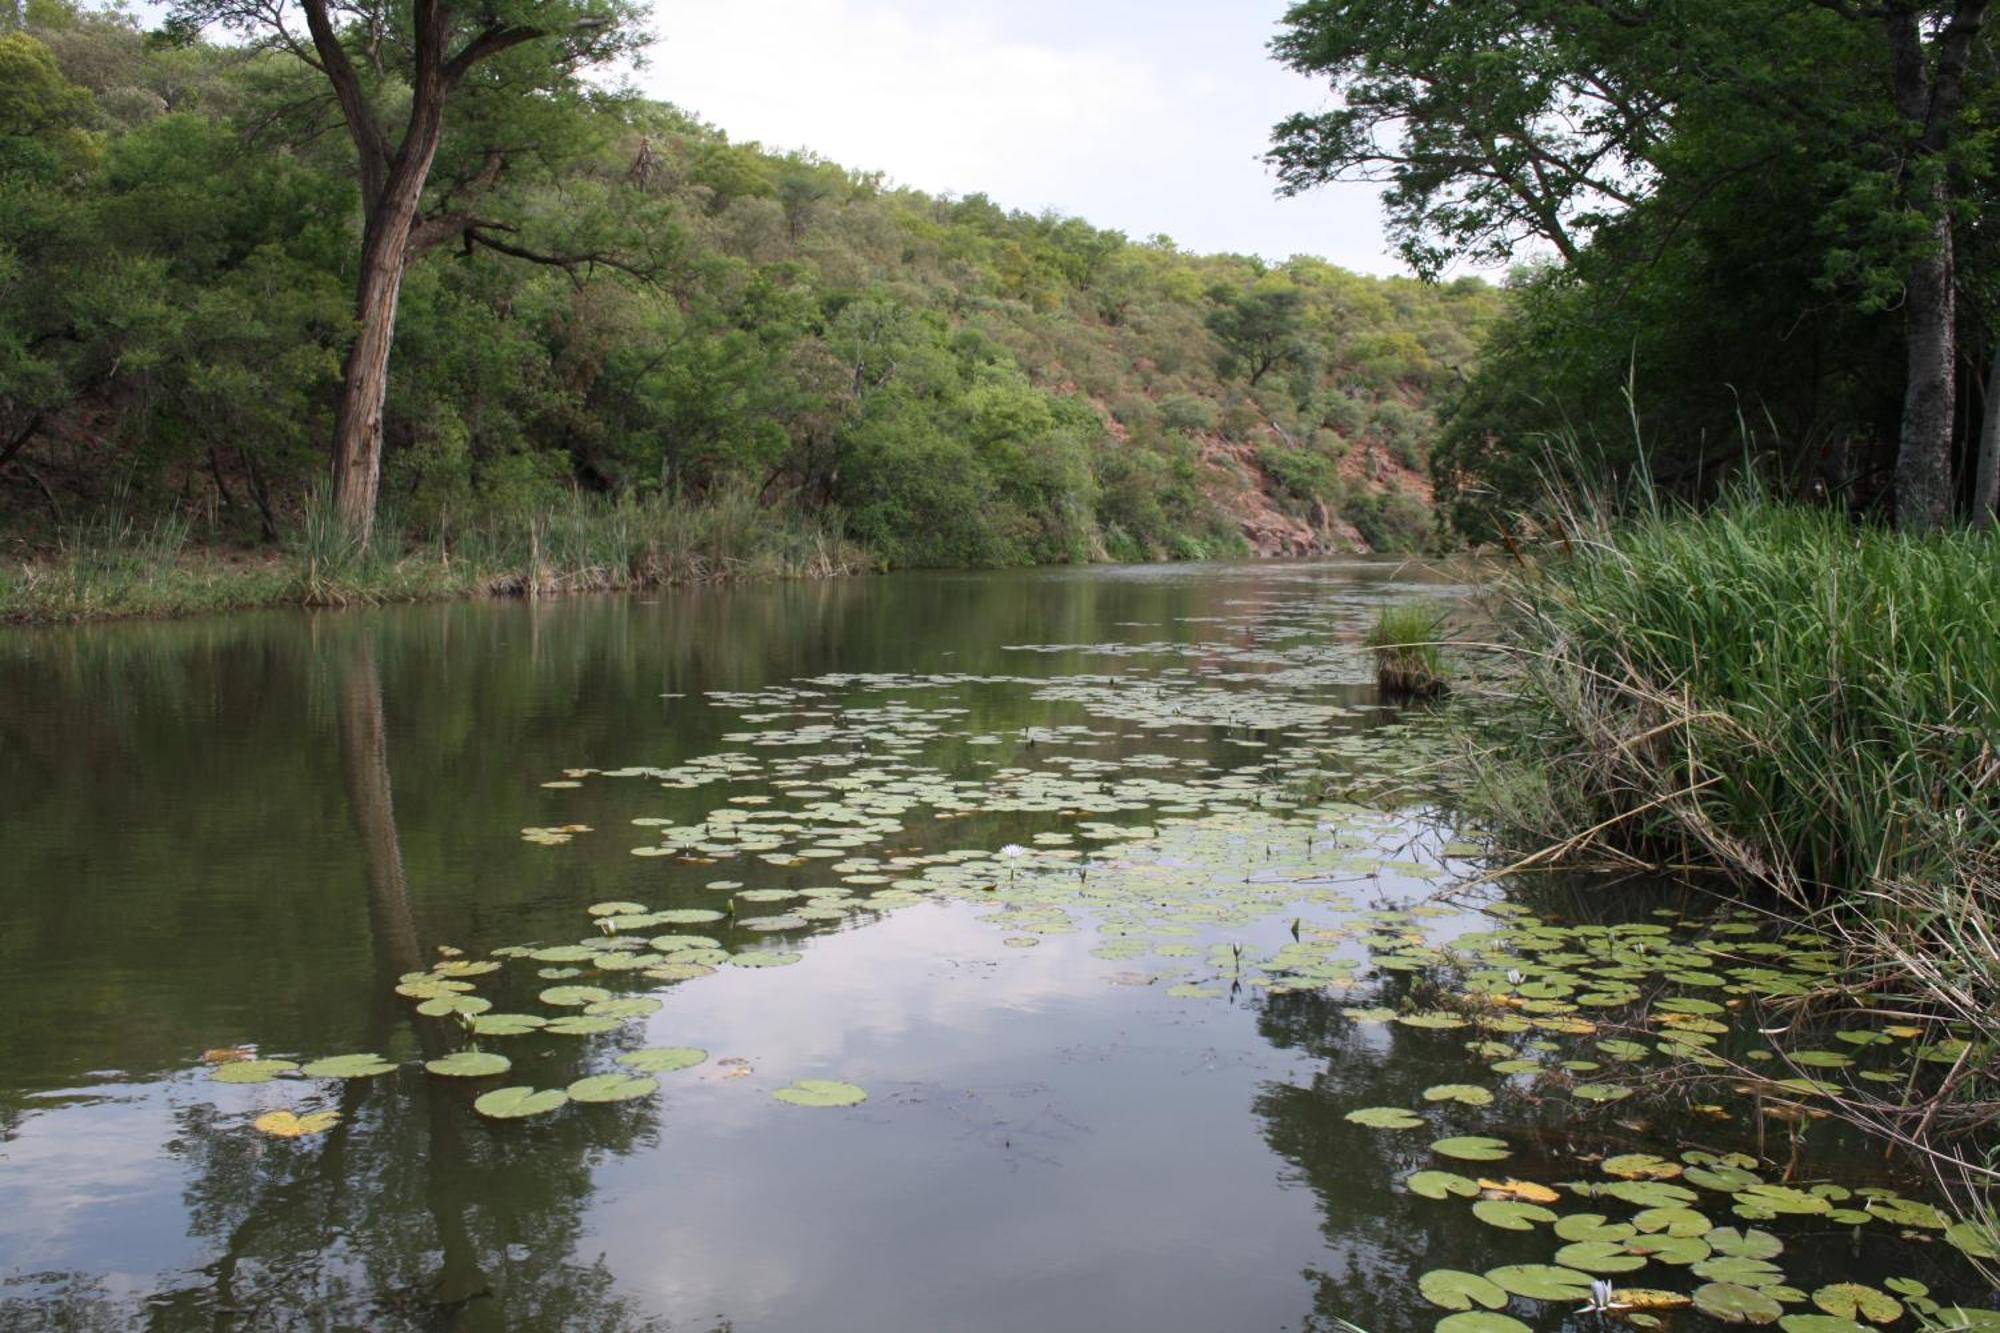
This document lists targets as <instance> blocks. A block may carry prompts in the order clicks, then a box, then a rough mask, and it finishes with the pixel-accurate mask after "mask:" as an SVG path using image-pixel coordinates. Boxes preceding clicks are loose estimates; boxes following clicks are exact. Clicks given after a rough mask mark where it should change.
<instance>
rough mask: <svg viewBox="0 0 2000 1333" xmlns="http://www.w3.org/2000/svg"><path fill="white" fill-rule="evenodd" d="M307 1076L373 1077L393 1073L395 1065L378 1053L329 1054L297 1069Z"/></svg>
mask: <svg viewBox="0 0 2000 1333" xmlns="http://www.w3.org/2000/svg"><path fill="white" fill-rule="evenodd" d="M299 1072H300V1073H301V1074H304V1075H305V1076H306V1077H307V1078H374V1077H376V1076H378V1075H381V1074H393V1073H395V1072H396V1066H394V1065H392V1064H390V1063H389V1062H388V1061H387V1060H384V1059H383V1058H382V1057H381V1056H379V1055H331V1056H328V1057H327V1058H326V1059H324V1060H314V1061H311V1062H310V1063H308V1064H306V1065H304V1066H302V1067H301V1068H300V1069H299Z"/></svg>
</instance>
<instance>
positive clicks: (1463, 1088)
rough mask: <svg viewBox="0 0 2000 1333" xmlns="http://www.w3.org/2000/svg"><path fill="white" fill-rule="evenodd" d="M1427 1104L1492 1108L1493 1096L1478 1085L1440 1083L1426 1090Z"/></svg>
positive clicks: (1425, 1098)
mask: <svg viewBox="0 0 2000 1333" xmlns="http://www.w3.org/2000/svg"><path fill="white" fill-rule="evenodd" d="M1424 1100H1425V1101H1427V1102H1458V1103H1459V1104H1460V1105H1463V1106H1491V1105H1492V1104H1493V1094H1492V1092H1491V1091H1489V1090H1488V1089H1486V1088H1482V1087H1480V1086H1479V1085H1478V1084H1476V1083H1440V1084H1438V1085H1437V1086H1436V1087H1431V1088H1425V1089H1424Z"/></svg>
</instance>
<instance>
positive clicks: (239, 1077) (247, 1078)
mask: <svg viewBox="0 0 2000 1333" xmlns="http://www.w3.org/2000/svg"><path fill="white" fill-rule="evenodd" d="M298 1067H299V1062H298V1061H296V1060H231V1061H230V1062H229V1063H228V1064H224V1065H217V1066H216V1067H215V1072H214V1073H212V1074H210V1075H209V1077H210V1078H211V1079H214V1080H215V1081H216V1082H217V1083H269V1082H270V1081H271V1080H272V1079H274V1078H276V1077H277V1076H278V1075H280V1074H288V1073H290V1072H291V1071H292V1070H294V1069H297V1068H298Z"/></svg>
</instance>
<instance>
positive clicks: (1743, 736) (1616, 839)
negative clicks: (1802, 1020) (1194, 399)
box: [1478, 491, 2000, 1187]
mask: <svg viewBox="0 0 2000 1333" xmlns="http://www.w3.org/2000/svg"><path fill="white" fill-rule="evenodd" d="M1559 524H1560V527H1559V531H1560V534H1561V535H1560V539H1559V540H1558V541H1556V542H1554V543H1551V544H1550V545H1549V546H1548V547H1547V548H1546V549H1544V550H1542V551H1540V552H1538V553H1537V554H1536V555H1535V556H1534V557H1533V558H1532V559H1530V558H1528V557H1526V556H1525V555H1524V556H1523V558H1522V559H1521V561H1520V563H1519V565H1518V566H1517V568H1516V570H1515V572H1514V573H1513V574H1511V575H1510V576H1509V577H1508V578H1507V579H1506V580H1505V581H1504V582H1503V584H1502V587H1501V589H1500V591H1501V594H1502V599H1503V601H1504V603H1505V608H1504V609H1505V611H1506V613H1507V614H1506V615H1505V617H1504V620H1505V623H1507V624H1508V625H1509V626H1510V630H1509V632H1510V634H1511V636H1512V646H1513V647H1514V648H1515V649H1516V650H1517V657H1518V661H1519V663H1520V674H1519V677H1518V694H1517V696H1516V698H1515V703H1516V704H1518V705H1520V706H1519V707H1514V708H1509V709H1505V710H1503V712H1502V721H1501V723H1500V724H1499V728H1498V730H1499V734H1500V736H1501V738H1502V751H1503V753H1504V754H1505V756H1506V762H1505V764H1504V765H1503V767H1502V768H1501V769H1500V770H1499V771H1500V772H1501V773H1503V774H1505V775H1506V776H1505V777H1504V778H1503V780H1502V782H1501V783H1500V785H1499V786H1498V788H1492V787H1489V789H1488V791H1487V793H1486V798H1485V800H1484V801H1483V802H1478V803H1479V804H1482V805H1483V806H1484V807H1485V808H1486V809H1487V810H1488V811H1489V812H1491V813H1492V814H1493V815H1494V816H1495V817H1496V818H1497V819H1498V820H1499V821H1500V822H1502V823H1504V824H1505V825H1507V826H1509V827H1510V828H1511V830H1512V831H1513V834H1514V836H1515V837H1516V839H1517V840H1524V839H1530V838H1532V839H1535V840H1538V841H1541V842H1543V843H1544V849H1543V851H1542V852H1541V853H1538V854H1537V856H1535V857H1531V858H1529V859H1530V860H1537V859H1543V858H1545V857H1547V858H1553V857H1554V856H1557V855H1560V854H1566V853H1579V852H1584V851H1591V852H1597V853H1602V854H1605V855H1608V856H1611V857H1616V858H1622V859H1625V860H1628V861H1635V862H1643V863H1646V864H1650V865H1666V866H1672V867H1682V868H1691V869H1692V868H1702V869H1711V870H1719V871H1721V872H1723V873H1724V874H1726V875H1728V876H1730V877H1731V878H1732V879H1734V880H1735V881H1736V882H1738V883H1739V884H1740V885H1742V886H1744V887H1745V888H1747V889H1750V890H1752V891H1754V892H1761V893H1764V894H1766V895H1767V896H1775V897H1776V898H1779V899H1781V900H1783V901H1784V902H1785V903H1787V904H1788V905H1790V906H1791V907H1792V908H1794V909H1796V910H1797V911H1799V912H1801V913H1804V914H1805V915H1807V916H1808V918H1809V919H1810V920H1812V921H1813V922H1814V923H1815V924H1817V925H1818V926H1820V927H1821V928H1823V929H1825V930H1827V931H1829V932H1830V933H1832V934H1833V935H1835V936H1836V937H1838V938H1839V939H1841V940H1843V941H1845V943H1846V944H1847V945H1848V946H1849V957H1850V960H1851V967H1850V969H1849V970H1848V972H1847V973H1846V974H1844V975H1843V976H1842V977H1841V978H1839V979H1838V981H1837V982H1836V983H1835V985H1834V987H1833V988H1832V989H1833V996H1832V1001H1833V1003H1836V1004H1866V1005H1869V1006H1874V1007H1877V1008H1878V1009H1879V1007H1881V1006H1893V1007H1896V1008H1897V1009H1899V1010H1902V1011H1906V1012H1908V1013H1909V1014H1910V1015H1911V1016H1912V1020H1913V1021H1917V1022H1922V1023H1937V1024H1944V1023H1951V1024H1955V1025H1957V1027H1958V1028H1959V1030H1961V1031H1969V1032H1970V1033H1971V1034H1972V1035H1973V1040H1972V1042H1971V1043H1970V1045H1969V1046H1968V1047H1967V1048H1966V1054H1965V1057H1964V1059H1963V1060H1962V1061H1961V1062H1960V1065H1959V1066H1958V1067H1956V1068H1954V1069H1953V1070H1952V1071H1951V1072H1950V1075H1949V1077H1948V1078H1946V1079H1945V1080H1944V1082H1943V1083H1942V1085H1937V1084H1935V1083H1934V1084H1931V1085H1927V1087H1926V1088H1925V1089H1924V1090H1923V1091H1922V1092H1921V1093H1919V1092H1917V1091H1915V1090H1901V1091H1892V1092H1890V1093H1887V1094H1877V1093H1875V1092H1869V1091H1856V1092H1855V1093H1854V1094H1853V1095H1852V1096H1847V1097H1843V1098H1842V1099H1841V1110H1842V1111H1843V1113H1845V1114H1847V1115H1848V1116H1849V1117H1850V1118H1852V1119H1856V1120H1858V1121H1860V1122H1862V1123H1864V1124H1868V1125H1869V1126H1871V1127H1872V1128H1874V1129H1876V1130H1878V1131H1881V1132H1885V1133H1888V1134H1890V1135H1891V1136H1892V1137H1898V1138H1901V1139H1903V1140H1904V1141H1905V1142H1907V1143H1910V1144H1912V1145H1914V1146H1918V1147H1920V1148H1921V1149H1922V1150H1923V1151H1925V1152H1938V1151H1943V1157H1944V1159H1945V1160H1949V1161H1952V1162H1954V1163H1956V1166H1957V1167H1958V1168H1959V1169H1961V1170H1962V1171H1963V1172H1964V1173H1965V1178H1966V1179H1970V1180H1973V1181H1975V1182H1984V1183H1985V1184H1986V1185H1987V1186H1988V1187H1990V1186H1991V1185H1993V1184H1994V1183H1996V1182H2000V1160H1996V1156H2000V1148H1990V1149H1982V1148H1980V1147H1979V1146H1978V1145H1979V1143H1980V1142H1981V1141H1982V1133H1983V1135H1984V1140H1983V1141H1985V1142H1988V1143H1992V1142H1995V1140H1994V1139H1993V1136H1992V1135H1991V1133H1990V1129H1991V1126H1993V1125H1994V1124H1996V1123H2000V954H1996V943H2000V541H1996V540H1995V539H1994V538H1993V537H1992V536H1991V535H1989V534H1983V533H1949V534H1938V535H1925V536H1905V535H1900V534H1897V533H1894V532H1890V531H1887V530H1885V529H1882V528H1878V527H1870V526H1855V525H1854V524H1853V523H1851V522H1850V521H1849V520H1848V519H1847V518H1845V517H1844V516H1842V515H1839V514H1836V513H1833V512H1830V511H1827V510H1823V509H1816V508H1806V507H1800V506H1794V505H1788V504H1782V503H1778V502H1775V501H1772V500H1770V499H1768V498H1766V497H1764V496H1761V495H1759V494H1757V493H1753V492H1747V491H1746V492H1743V493H1739V494H1737V495H1735V496H1733V497H1731V498H1729V499H1728V500H1726V501H1725V502H1724V503H1722V504H1720V505H1718V506H1716V507H1714V508H1711V509H1708V510H1706V511H1703V512H1699V513H1696V512H1692V511H1683V510H1677V509H1674V508H1671V507H1668V506H1665V505H1663V504H1660V503H1658V502H1657V501H1655V500H1653V499H1652V498H1651V497H1645V498H1644V502H1643V503H1641V504H1639V505H1638V506H1637V507H1636V509H1635V510H1634V511H1631V512H1627V513H1624V514H1621V515H1619V516H1618V517H1617V518H1616V520H1615V521H1614V520H1613V519H1612V518H1610V517H1609V516H1607V514H1606V512H1605V511H1604V510H1603V509H1602V508H1598V507H1593V506H1590V505H1588V504H1572V505H1571V506H1570V507H1569V508H1568V509H1567V510H1566V512H1563V513H1562V514H1561V515H1560V516H1559ZM1945 1131H1956V1132H1957V1133H1958V1135H1959V1137H1958V1140H1957V1143H1958V1146H1957V1147H1955V1148H1952V1149H1950V1150H1948V1151H1947V1150H1938V1149H1933V1148H1932V1147H1930V1143H1931V1141H1932V1139H1933V1138H1934V1137H1937V1136H1940V1135H1941V1134H1942V1133H1943V1132H1945Z"/></svg>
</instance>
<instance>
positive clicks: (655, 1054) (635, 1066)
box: [618, 1046, 708, 1074]
mask: <svg viewBox="0 0 2000 1333" xmlns="http://www.w3.org/2000/svg"><path fill="white" fill-rule="evenodd" d="M706 1059H708V1052H707V1051H704V1050H700V1049H698V1048H696V1047H693V1046H648V1047H646V1048H645V1049H644V1050H638V1051H627V1052H626V1053H625V1054H623V1055H621V1056H619V1057H618V1063H619V1064H621V1065H624V1066H625V1067H626V1068H627V1069H630V1070H632V1071H633V1072H634V1073H638V1074H671V1073H673V1072H674V1071H675V1070H678V1069H692V1068H693V1067H694V1066H696V1065H698V1064H700V1063H701V1062H702V1061H704V1060H706Z"/></svg>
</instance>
